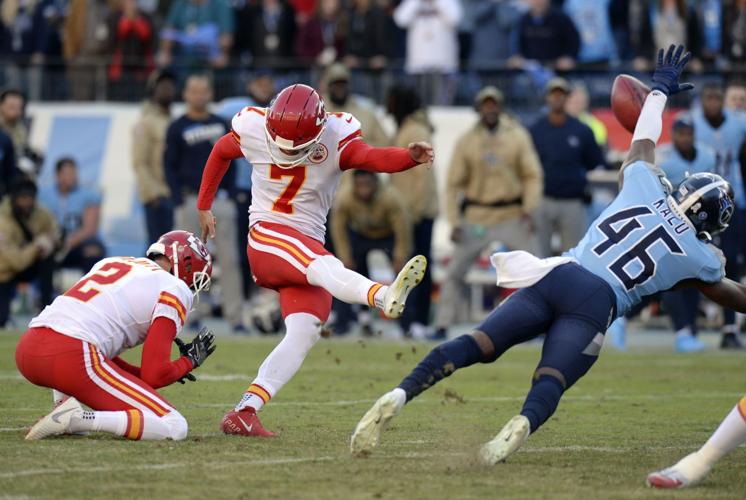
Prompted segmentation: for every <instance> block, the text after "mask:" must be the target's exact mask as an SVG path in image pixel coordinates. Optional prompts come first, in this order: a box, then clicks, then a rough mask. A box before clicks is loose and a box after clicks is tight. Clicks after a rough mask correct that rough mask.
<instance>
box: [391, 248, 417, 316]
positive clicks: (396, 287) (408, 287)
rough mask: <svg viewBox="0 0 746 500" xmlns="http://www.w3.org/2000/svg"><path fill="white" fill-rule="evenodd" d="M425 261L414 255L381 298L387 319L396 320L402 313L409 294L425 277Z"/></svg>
mask: <svg viewBox="0 0 746 500" xmlns="http://www.w3.org/2000/svg"><path fill="white" fill-rule="evenodd" d="M425 269H427V259H426V258H425V257H424V256H422V255H415V256H414V257H412V258H411V259H409V262H407V263H406V264H405V265H404V267H403V268H402V270H401V271H399V274H398V275H397V276H396V279H395V280H394V282H393V283H391V285H389V287H388V289H387V290H386V294H385V295H384V296H383V308H382V309H383V313H384V314H385V315H386V317H387V318H389V319H396V318H398V317H399V316H401V315H402V313H403V312H404V305H405V303H406V301H407V296H408V295H409V292H411V291H412V289H414V287H416V286H417V285H419V284H420V282H421V281H422V278H424V277H425Z"/></svg>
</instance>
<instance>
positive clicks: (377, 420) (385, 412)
mask: <svg viewBox="0 0 746 500" xmlns="http://www.w3.org/2000/svg"><path fill="white" fill-rule="evenodd" d="M405 403H406V397H402V395H401V394H397V393H396V392H394V391H391V392H387V393H386V394H384V395H383V396H381V397H380V398H378V401H376V402H375V403H374V404H373V406H372V407H371V409H370V410H368V412H367V413H366V414H365V415H363V418H361V419H360V422H358V424H357V426H355V431H354V432H353V433H352V437H351V438H350V453H352V454H353V455H354V456H356V457H364V456H367V455H370V453H371V452H372V451H373V448H375V447H376V446H378V442H379V441H380V440H381V432H382V431H383V430H384V429H385V428H386V426H387V425H388V423H389V422H390V421H391V419H392V418H394V417H395V416H396V415H397V414H398V413H399V412H400V411H401V409H402V407H403V406H404V404H405Z"/></svg>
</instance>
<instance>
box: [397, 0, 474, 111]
mask: <svg viewBox="0 0 746 500" xmlns="http://www.w3.org/2000/svg"><path fill="white" fill-rule="evenodd" d="M462 16H463V11H462V9H461V2H460V0H404V1H403V2H402V3H401V4H400V5H399V6H398V7H397V8H396V10H395V11H394V22H396V24H397V26H399V27H400V28H404V29H406V30H407V55H406V59H405V62H404V69H405V71H406V72H407V73H408V74H410V75H413V76H414V77H415V79H416V81H417V87H418V90H419V93H420V95H421V96H422V97H423V100H424V102H426V103H429V104H439V105H449V104H451V101H452V100H453V93H454V88H453V84H454V82H453V74H454V73H455V72H456V71H457V70H458V58H459V42H458V26H459V23H460V22H461V18H462Z"/></svg>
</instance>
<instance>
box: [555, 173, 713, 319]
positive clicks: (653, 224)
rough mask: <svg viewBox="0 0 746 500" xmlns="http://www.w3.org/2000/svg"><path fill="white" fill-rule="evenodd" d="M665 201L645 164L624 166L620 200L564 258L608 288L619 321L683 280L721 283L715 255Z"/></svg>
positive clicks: (653, 175)
mask: <svg viewBox="0 0 746 500" xmlns="http://www.w3.org/2000/svg"><path fill="white" fill-rule="evenodd" d="M668 199H669V198H668V194H667V192H666V188H665V187H664V185H663V183H662V182H661V180H660V179H659V177H658V176H657V175H656V174H655V173H654V172H653V171H652V170H651V169H650V168H649V166H648V164H647V163H645V162H641V161H639V162H635V163H633V164H631V165H629V166H628V167H627V168H626V169H625V170H624V186H623V188H622V190H621V191H620V193H619V195H618V196H617V197H616V199H615V200H614V201H613V202H612V203H611V205H609V206H608V207H607V208H606V210H604V211H603V213H601V215H600V216H599V218H598V219H596V220H595V221H593V224H591V227H590V229H589V230H588V232H587V233H586V234H585V236H584V237H583V239H582V240H581V241H580V243H578V245H577V246H576V247H575V248H573V249H572V250H570V251H569V252H567V253H566V254H565V255H566V256H569V257H573V258H574V259H575V260H577V261H578V263H579V264H580V265H581V266H583V267H584V268H586V269H588V270H589V271H591V272H592V273H593V274H595V275H597V276H599V277H601V278H602V279H603V280H604V281H606V282H607V283H608V284H609V285H610V286H611V288H612V289H613V290H614V293H615V294H616V298H617V315H618V316H621V315H623V314H624V313H626V312H627V311H628V310H629V309H630V308H631V307H632V306H634V305H635V304H637V303H638V302H640V300H641V299H642V297H644V296H647V295H652V294H654V293H657V292H660V291H663V290H668V289H670V288H672V287H673V286H674V285H676V284H677V283H678V282H680V281H682V280H685V279H690V278H696V279H700V280H702V281H705V282H708V283H716V282H718V281H720V280H721V279H723V276H724V268H723V266H724V261H723V260H721V258H720V253H719V250H717V249H716V248H715V247H713V246H711V245H709V244H707V243H705V242H703V241H701V240H700V239H698V238H697V236H696V234H695V233H694V229H693V228H692V226H691V224H690V223H689V221H688V220H682V219H681V218H679V217H678V216H677V215H676V214H675V213H674V212H673V211H672V210H671V208H670V207H669V205H668ZM568 292H571V290H568Z"/></svg>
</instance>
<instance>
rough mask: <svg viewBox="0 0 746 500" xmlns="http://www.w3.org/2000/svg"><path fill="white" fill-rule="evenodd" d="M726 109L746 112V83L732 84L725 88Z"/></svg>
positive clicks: (735, 82)
mask: <svg viewBox="0 0 746 500" xmlns="http://www.w3.org/2000/svg"><path fill="white" fill-rule="evenodd" d="M725 108H726V109H730V110H731V111H738V112H741V113H743V112H746V82H743V81H734V82H730V83H729V84H728V86H727V87H726V88H725Z"/></svg>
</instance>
